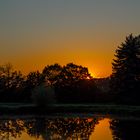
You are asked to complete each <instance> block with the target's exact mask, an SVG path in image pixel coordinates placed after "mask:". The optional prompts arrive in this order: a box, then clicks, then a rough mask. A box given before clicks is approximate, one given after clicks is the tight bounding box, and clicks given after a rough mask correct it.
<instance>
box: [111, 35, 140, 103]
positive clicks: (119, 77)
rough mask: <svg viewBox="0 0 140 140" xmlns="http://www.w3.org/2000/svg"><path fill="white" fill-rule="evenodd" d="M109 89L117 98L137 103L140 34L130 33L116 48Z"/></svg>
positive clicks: (139, 84)
mask: <svg viewBox="0 0 140 140" xmlns="http://www.w3.org/2000/svg"><path fill="white" fill-rule="evenodd" d="M112 68H113V72H112V78H111V79H112V80H111V81H112V83H111V85H112V86H111V89H112V92H113V93H116V97H117V100H118V101H120V102H122V103H123V102H124V103H138V101H139V97H140V93H139V92H140V35H139V36H133V35H132V34H130V35H129V36H127V37H126V40H125V42H124V43H122V44H121V46H119V47H118V48H117V49H116V53H115V59H113V63H112Z"/></svg>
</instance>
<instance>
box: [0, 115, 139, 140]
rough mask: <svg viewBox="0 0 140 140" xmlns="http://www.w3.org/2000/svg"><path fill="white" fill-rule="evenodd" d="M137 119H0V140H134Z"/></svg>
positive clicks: (90, 117)
mask: <svg viewBox="0 0 140 140" xmlns="http://www.w3.org/2000/svg"><path fill="white" fill-rule="evenodd" d="M139 128H140V119H138V118H129V117H125V118H124V117H111V116H101V115H93V116H92V115H86V116H83V115H76V114H74V115H67V116H66V115H65V116H64V115H62V114H61V115H59V116H11V117H10V116H7V117H6V116H5V117H2V116H1V117H0V140H136V139H140V138H139V133H140V129H139Z"/></svg>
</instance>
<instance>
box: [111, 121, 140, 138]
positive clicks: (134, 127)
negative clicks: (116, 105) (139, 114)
mask: <svg viewBox="0 0 140 140" xmlns="http://www.w3.org/2000/svg"><path fill="white" fill-rule="evenodd" d="M139 127H140V121H136V120H112V121H110V129H111V131H112V135H113V139H114V140H136V139H139V132H140V130H139Z"/></svg>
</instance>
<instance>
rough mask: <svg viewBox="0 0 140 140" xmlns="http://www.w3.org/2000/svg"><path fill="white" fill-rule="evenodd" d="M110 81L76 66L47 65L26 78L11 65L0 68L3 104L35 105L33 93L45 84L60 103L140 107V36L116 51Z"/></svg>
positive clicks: (130, 39)
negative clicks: (27, 103)
mask: <svg viewBox="0 0 140 140" xmlns="http://www.w3.org/2000/svg"><path fill="white" fill-rule="evenodd" d="M114 56H115V58H114V59H113V62H112V74H111V75H110V76H109V77H108V78H101V79H96V78H93V77H92V76H91V75H90V73H89V71H88V68H86V67H83V66H81V65H76V64H73V63H68V64H66V65H64V66H61V65H59V64H57V63H56V64H52V65H47V66H45V67H44V69H43V70H42V71H41V72H39V71H34V72H30V73H29V74H28V75H26V76H25V75H23V74H22V73H21V72H20V71H16V70H14V69H13V67H12V65H11V64H5V65H1V66H0V97H1V98H0V101H1V102H32V100H31V96H32V94H33V89H35V88H36V87H39V86H40V85H42V84H43V83H45V84H47V85H48V86H51V87H52V88H53V89H54V91H55V97H56V99H57V102H60V103H83V102H86V103H96V102H98V103H105V102H111V103H121V104H140V103H139V98H140V94H139V93H140V35H138V36H133V35H132V34H130V35H129V36H127V37H126V39H125V41H124V42H123V43H122V44H121V45H120V46H118V47H117V49H116V52H115V55H114Z"/></svg>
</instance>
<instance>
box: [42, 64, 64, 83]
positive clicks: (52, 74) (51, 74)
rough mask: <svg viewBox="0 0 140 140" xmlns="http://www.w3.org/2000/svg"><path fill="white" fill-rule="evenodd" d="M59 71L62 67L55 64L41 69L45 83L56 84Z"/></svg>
mask: <svg viewBox="0 0 140 140" xmlns="http://www.w3.org/2000/svg"><path fill="white" fill-rule="evenodd" d="M61 71H62V66H60V65H59V64H57V63H56V64H54V65H48V66H46V67H45V68H44V69H43V71H42V74H43V76H44V77H45V80H46V81H47V83H49V84H51V85H55V84H56V83H57V82H58V78H59V74H60V73H61Z"/></svg>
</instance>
